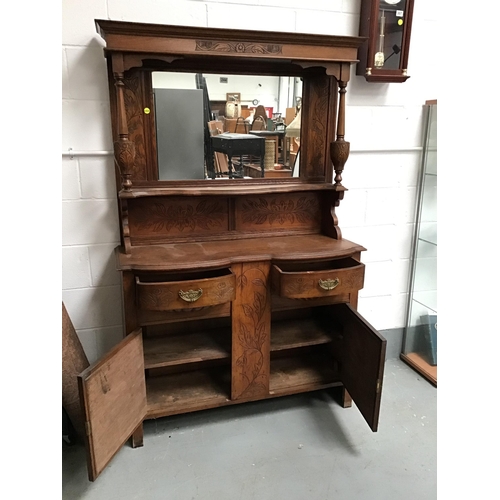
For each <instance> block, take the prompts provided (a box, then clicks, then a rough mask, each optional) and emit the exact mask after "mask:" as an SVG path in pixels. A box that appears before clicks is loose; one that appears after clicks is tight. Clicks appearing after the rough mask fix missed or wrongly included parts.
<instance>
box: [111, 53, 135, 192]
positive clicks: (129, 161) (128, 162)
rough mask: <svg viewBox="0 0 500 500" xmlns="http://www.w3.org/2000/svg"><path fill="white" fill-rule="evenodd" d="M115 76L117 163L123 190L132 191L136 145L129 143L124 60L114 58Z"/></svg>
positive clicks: (115, 145)
mask: <svg viewBox="0 0 500 500" xmlns="http://www.w3.org/2000/svg"><path fill="white" fill-rule="evenodd" d="M113 76H114V79H115V87H116V114H117V120H118V127H117V131H118V140H117V141H115V142H114V144H113V146H114V152H115V161H116V162H117V164H118V168H119V169H120V175H121V180H122V188H123V189H124V190H125V191H130V188H131V187H132V181H131V179H130V178H131V177H132V169H133V166H134V160H135V144H134V143H133V142H131V141H129V138H128V125H127V113H126V109H125V83H124V82H123V78H124V71H123V58H122V57H119V56H118V57H114V58H113Z"/></svg>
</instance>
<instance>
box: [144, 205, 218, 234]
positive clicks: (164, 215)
mask: <svg viewBox="0 0 500 500" xmlns="http://www.w3.org/2000/svg"><path fill="white" fill-rule="evenodd" d="M225 215H226V210H225V207H224V206H223V205H222V204H221V203H219V202H218V201H209V200H204V201H201V202H200V203H198V204H197V205H196V206H193V205H184V204H182V205H181V204H180V203H175V204H169V203H168V202H166V201H165V202H156V203H153V204H152V205H150V206H147V207H145V208H143V209H142V210H140V211H138V213H137V225H138V228H139V229H142V230H145V229H151V230H152V231H154V232H159V231H163V230H165V231H170V230H172V229H173V228H176V229H178V230H179V231H181V232H182V231H184V230H189V231H194V230H195V229H196V228H197V227H198V228H201V229H205V230H210V229H211V228H213V227H215V226H219V227H220V226H222V223H223V221H224V220H225Z"/></svg>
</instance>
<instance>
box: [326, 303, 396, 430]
mask: <svg viewBox="0 0 500 500" xmlns="http://www.w3.org/2000/svg"><path fill="white" fill-rule="evenodd" d="M331 314H332V316H331V318H332V319H333V318H335V321H336V322H339V323H340V329H341V332H342V333H341V341H340V342H339V344H338V345H339V346H340V353H339V354H340V356H339V361H340V363H339V365H340V378H341V380H342V383H343V384H344V386H345V388H346V389H347V391H348V392H349V394H350V395H351V397H352V399H353V401H354V402H355V403H356V406H357V407H358V409H359V411H360V412H361V414H362V415H363V417H364V418H365V420H366V421H367V423H368V425H369V426H370V428H371V429H372V431H374V432H375V431H376V430H377V428H378V419H379V412H380V399H381V395H382V381H383V376H384V362H385V350H386V344H387V341H386V340H385V339H384V338H383V337H382V336H381V335H380V334H379V333H378V332H377V330H375V328H373V327H372V326H371V325H370V324H369V323H368V322H367V321H366V320H365V319H364V318H363V317H362V316H361V315H360V314H359V313H358V312H357V311H355V310H354V309H353V308H352V307H351V306H350V305H349V304H339V305H335V306H332V309H331Z"/></svg>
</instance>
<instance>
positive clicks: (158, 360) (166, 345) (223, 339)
mask: <svg viewBox="0 0 500 500" xmlns="http://www.w3.org/2000/svg"><path fill="white" fill-rule="evenodd" d="M230 353H231V331H230V329H229V328H224V329H222V330H218V331H208V332H200V333H190V334H180V335H169V336H165V337H153V338H145V339H144V368H145V369H149V368H160V367H166V366H176V365H182V364H189V363H198V362H201V361H209V360H214V359H229V358H230V355H231V354H230Z"/></svg>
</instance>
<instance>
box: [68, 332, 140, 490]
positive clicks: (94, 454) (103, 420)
mask: <svg viewBox="0 0 500 500" xmlns="http://www.w3.org/2000/svg"><path fill="white" fill-rule="evenodd" d="M78 388H79V392H80V400H81V405H82V408H83V411H84V418H85V426H86V434H87V439H86V445H87V458H88V470H89V479H90V480H91V481H94V480H95V479H96V478H97V476H98V475H99V474H100V473H101V472H102V471H103V469H104V468H105V467H106V465H107V464H108V463H109V461H110V460H111V459H112V458H113V456H114V455H115V454H116V453H117V451H118V450H119V449H120V448H121V447H122V446H123V445H124V444H125V442H126V441H127V440H128V439H129V438H130V436H131V435H132V433H133V432H134V430H135V429H136V428H137V427H138V426H139V425H140V424H141V423H142V421H143V419H144V417H145V415H146V408H147V404H146V381H145V376H144V356H143V347H142V333H141V330H140V329H138V330H135V331H133V332H132V333H131V334H130V335H128V336H127V337H125V338H124V339H123V340H122V341H121V342H120V343H119V344H118V345H117V346H115V347H114V348H113V349H112V350H111V351H110V352H109V353H108V354H107V355H106V356H104V358H102V359H101V360H99V361H97V362H96V363H94V364H93V365H91V366H89V367H88V368H87V369H86V370H84V371H83V372H82V373H81V374H80V375H79V376H78Z"/></svg>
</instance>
